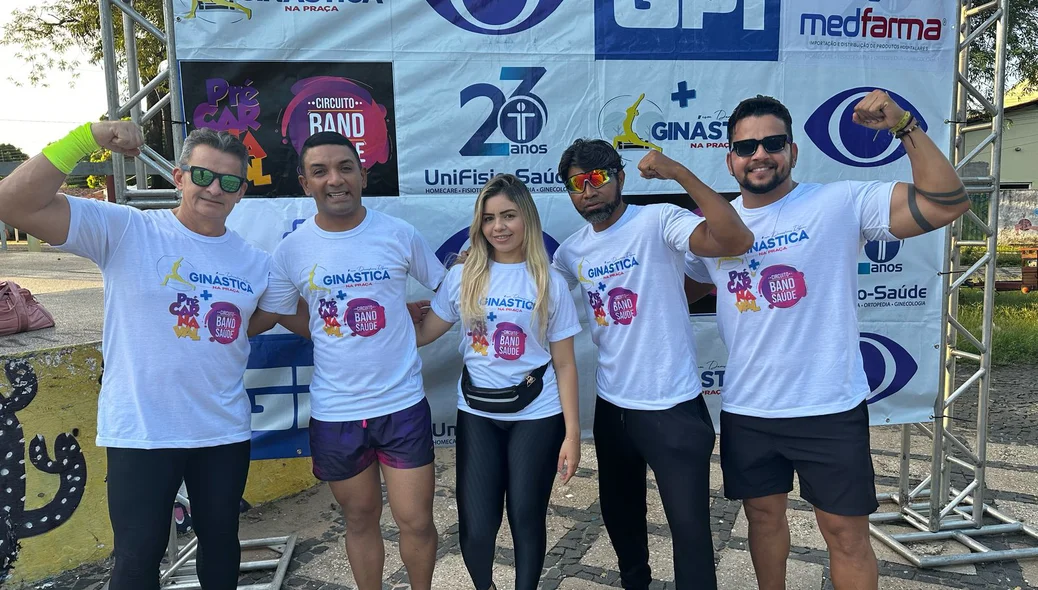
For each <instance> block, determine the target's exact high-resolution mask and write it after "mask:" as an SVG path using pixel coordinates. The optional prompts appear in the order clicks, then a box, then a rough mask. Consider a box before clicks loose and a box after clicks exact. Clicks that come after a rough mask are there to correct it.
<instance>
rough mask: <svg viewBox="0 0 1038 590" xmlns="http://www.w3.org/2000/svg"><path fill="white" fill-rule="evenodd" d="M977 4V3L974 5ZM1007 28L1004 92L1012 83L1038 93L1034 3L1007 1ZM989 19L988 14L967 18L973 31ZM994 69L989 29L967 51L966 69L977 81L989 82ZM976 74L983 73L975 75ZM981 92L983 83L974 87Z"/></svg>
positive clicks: (1037, 4) (1037, 8) (1037, 14)
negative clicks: (1017, 82)
mask: <svg viewBox="0 0 1038 590" xmlns="http://www.w3.org/2000/svg"><path fill="white" fill-rule="evenodd" d="M974 4H980V2H974ZM1008 5H1009V28H1008V30H1007V31H1006V33H1007V36H1006V74H1007V76H1006V78H1007V81H1009V82H1010V84H1007V86H1006V90H1007V91H1008V90H1009V86H1010V85H1011V82H1013V81H1019V82H1021V83H1023V84H1025V85H1026V86H1027V88H1028V90H1038V0H1010V1H1009V2H1008ZM990 16H991V11H990V10H989V11H985V12H982V13H980V14H978V15H976V16H973V17H971V18H970V25H971V28H975V27H977V26H978V25H980V24H981V23H982V22H984V21H985V20H986V19H987V18H989V17H990ZM994 67H995V30H994V28H992V29H989V30H988V31H987V32H985V33H984V34H982V35H980V36H979V37H977V39H976V40H975V41H974V42H973V45H972V46H971V50H970V70H971V71H972V72H973V73H974V76H975V77H976V78H978V79H983V80H990V79H992V77H993V71H994ZM978 74H983V75H982V76H979V75H978ZM978 88H979V89H981V90H990V89H989V88H984V85H983V84H978Z"/></svg>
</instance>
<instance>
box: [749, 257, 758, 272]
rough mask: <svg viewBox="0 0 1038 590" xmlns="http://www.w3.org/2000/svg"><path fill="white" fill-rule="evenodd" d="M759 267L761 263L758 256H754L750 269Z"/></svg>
mask: <svg viewBox="0 0 1038 590" xmlns="http://www.w3.org/2000/svg"><path fill="white" fill-rule="evenodd" d="M758 268H760V263H759V262H757V259H756V258H754V259H753V260H751V261H750V270H757V269H758Z"/></svg>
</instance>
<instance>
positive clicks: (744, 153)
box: [732, 135, 789, 158]
mask: <svg viewBox="0 0 1038 590" xmlns="http://www.w3.org/2000/svg"><path fill="white" fill-rule="evenodd" d="M788 142H789V138H788V137H786V136H785V135H769V136H767V137H765V138H764V139H743V140H740V141H733V142H732V151H733V152H735V155H737V156H739V157H740V158H749V157H750V156H752V155H753V154H755V153H757V146H758V145H763V146H764V151H766V152H768V153H769V154H777V153H778V152H781V151H782V150H783V149H785V147H786V144H787V143H788Z"/></svg>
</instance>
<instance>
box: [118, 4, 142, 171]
mask: <svg viewBox="0 0 1038 590" xmlns="http://www.w3.org/2000/svg"><path fill="white" fill-rule="evenodd" d="M123 1H124V2H125V3H127V4H128V5H129V6H130V7H131V8H132V7H133V0H123ZM123 44H124V45H125V47H126V82H127V85H128V86H129V89H130V92H129V95H130V96H131V97H132V96H135V95H136V94H137V93H138V92H139V91H140V89H141V73H140V65H139V64H138V62H137V31H136V27H135V24H134V21H133V19H132V18H130V15H129V14H127V13H126V12H125V11H123ZM130 120H131V121H133V122H134V123H136V124H137V125H138V126H139V125H140V124H141V103H140V100H139V99H138V100H134V101H132V102H131V103H130ZM134 172H135V176H136V179H137V189H138V190H139V189H146V188H148V170H147V168H146V167H145V166H144V162H142V161H141V160H139V159H135V160H134Z"/></svg>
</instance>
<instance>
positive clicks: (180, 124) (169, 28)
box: [162, 0, 187, 163]
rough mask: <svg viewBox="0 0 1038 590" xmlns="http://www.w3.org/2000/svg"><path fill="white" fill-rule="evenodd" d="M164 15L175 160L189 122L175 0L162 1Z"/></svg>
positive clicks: (177, 157) (178, 156) (182, 146)
mask: <svg viewBox="0 0 1038 590" xmlns="http://www.w3.org/2000/svg"><path fill="white" fill-rule="evenodd" d="M162 17H163V19H164V20H165V26H166V67H167V68H168V70H169V96H171V97H172V99H171V100H170V102H169V108H170V114H171V116H172V118H173V162H174V163H175V162H176V161H177V160H178V159H179V158H180V152H181V150H183V149H184V137H185V136H186V135H187V123H186V122H185V119H184V98H183V97H184V95H183V94H182V93H181V90H180V62H178V61H177V36H176V34H175V32H174V28H173V24H174V23H175V22H176V18H177V17H176V15H175V14H173V0H164V1H163V2H162Z"/></svg>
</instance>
